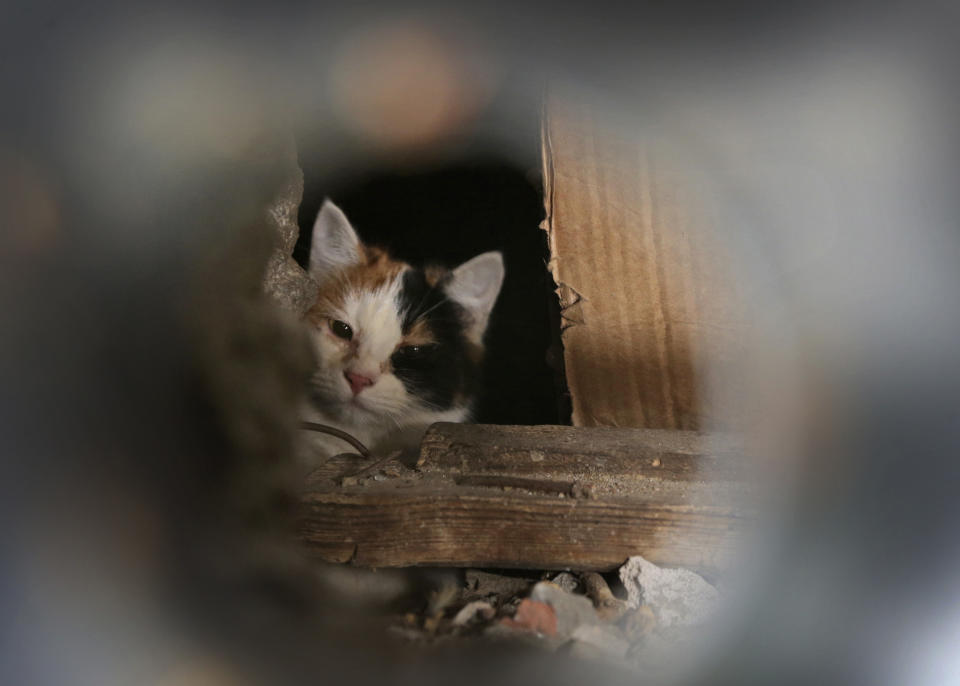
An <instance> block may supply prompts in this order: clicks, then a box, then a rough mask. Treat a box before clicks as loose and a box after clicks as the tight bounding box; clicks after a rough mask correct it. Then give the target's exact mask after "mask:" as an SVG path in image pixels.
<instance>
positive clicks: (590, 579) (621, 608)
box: [581, 572, 629, 622]
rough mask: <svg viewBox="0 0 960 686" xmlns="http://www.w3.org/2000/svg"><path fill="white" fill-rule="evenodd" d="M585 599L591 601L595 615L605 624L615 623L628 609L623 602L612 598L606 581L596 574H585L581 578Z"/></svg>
mask: <svg viewBox="0 0 960 686" xmlns="http://www.w3.org/2000/svg"><path fill="white" fill-rule="evenodd" d="M581 578H582V579H583V586H584V589H585V591H586V594H587V597H588V598H590V600H592V601H593V606H594V607H595V608H596V610H597V615H598V616H599V617H600V619H602V620H603V621H605V622H616V621H618V620H619V619H620V618H621V617H622V616H623V613H624V612H626V611H627V609H629V605H628V604H627V602H626V601H625V600H620V599H619V598H616V597H614V595H613V592H612V591H611V590H610V586H608V585H607V582H606V580H605V579H604V578H603V577H602V576H600V575H599V574H597V573H596V572H587V573H585V574H583V575H582V576H581Z"/></svg>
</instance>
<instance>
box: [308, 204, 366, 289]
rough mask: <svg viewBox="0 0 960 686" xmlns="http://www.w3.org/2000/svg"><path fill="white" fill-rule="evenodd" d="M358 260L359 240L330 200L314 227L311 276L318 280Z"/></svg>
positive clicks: (321, 210) (311, 246)
mask: <svg viewBox="0 0 960 686" xmlns="http://www.w3.org/2000/svg"><path fill="white" fill-rule="evenodd" d="M359 260H360V239H359V238H357V232H356V231H354V230H353V227H352V226H351V225H350V221H349V220H348V219H347V216H346V215H345V214H344V213H343V210H341V209H340V208H339V207H337V206H336V205H334V204H333V203H332V202H330V200H324V201H323V207H321V208H320V212H319V213H318V214H317V221H316V222H314V224H313V239H312V241H311V243H310V276H312V277H314V278H316V279H318V280H319V279H321V278H322V277H323V276H324V275H325V274H326V273H328V272H329V271H330V270H333V269H340V268H342V267H346V266H348V265H351V264H354V263H356V262H358V261H359Z"/></svg>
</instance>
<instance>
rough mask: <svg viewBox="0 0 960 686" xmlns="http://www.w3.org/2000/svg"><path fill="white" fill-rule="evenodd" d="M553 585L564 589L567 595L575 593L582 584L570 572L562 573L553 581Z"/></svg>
mask: <svg viewBox="0 0 960 686" xmlns="http://www.w3.org/2000/svg"><path fill="white" fill-rule="evenodd" d="M551 582H552V583H555V584H556V585H557V586H559V587H560V588H562V589H563V590H564V591H566V592H567V593H575V592H576V590H577V588H579V586H580V582H579V581H578V580H577V577H575V576H574V575H573V574H571V573H570V572H560V573H559V574H557V575H556V576H555V577H553V579H551Z"/></svg>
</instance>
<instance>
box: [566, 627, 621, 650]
mask: <svg viewBox="0 0 960 686" xmlns="http://www.w3.org/2000/svg"><path fill="white" fill-rule="evenodd" d="M570 638H571V639H572V642H573V645H572V646H571V648H570V652H571V654H572V655H577V656H578V657H599V656H608V657H616V658H623V657H626V655H627V653H628V652H629V651H630V643H629V642H628V641H627V639H626V638H625V637H624V635H623V633H622V632H621V631H620V630H619V629H617V627H616V626H614V625H612V624H593V625H582V626H578V627H577V628H576V629H575V630H574V632H573V635H572V636H571V637H570Z"/></svg>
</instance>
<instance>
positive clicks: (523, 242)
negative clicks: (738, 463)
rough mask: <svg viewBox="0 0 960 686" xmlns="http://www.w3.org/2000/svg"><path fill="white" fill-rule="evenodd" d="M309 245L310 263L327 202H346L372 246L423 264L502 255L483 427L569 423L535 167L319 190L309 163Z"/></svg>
mask: <svg viewBox="0 0 960 686" xmlns="http://www.w3.org/2000/svg"><path fill="white" fill-rule="evenodd" d="M303 157H304V155H303V154H301V166H302V167H303V169H304V177H305V190H304V198H303V202H302V204H301V206H300V216H299V222H300V227H301V233H300V240H299V242H298V243H297V248H296V250H295V252H294V256H295V257H296V259H297V260H298V261H299V262H300V263H301V264H302V265H305V264H306V262H307V259H308V256H309V249H310V236H311V230H312V226H313V221H314V219H315V217H316V214H317V212H318V211H319V208H320V205H321V203H322V202H323V199H324V198H325V197H329V198H330V199H331V200H333V201H334V202H336V203H337V204H338V205H339V206H340V207H341V208H342V209H343V210H344V212H345V213H346V215H347V217H349V219H350V221H351V222H352V223H353V225H354V227H355V228H356V229H357V232H358V233H359V234H360V236H361V238H362V239H363V240H364V241H365V242H369V243H374V244H379V245H382V246H384V247H386V248H387V249H388V250H389V251H390V252H391V253H392V254H393V255H394V256H396V257H397V258H399V259H402V260H405V261H407V262H409V263H411V264H414V265H422V264H424V263H429V262H432V263H439V264H443V265H445V266H448V267H454V266H456V265H458V264H460V263H462V262H465V261H466V260H468V259H470V258H471V257H474V256H475V255H478V254H480V253H482V252H485V251H488V250H500V251H502V253H503V256H504V262H505V265H506V279H505V280H504V284H503V289H502V291H501V293H500V297H499V299H498V301H497V305H496V308H495V309H494V313H493V316H492V317H491V320H490V326H489V328H488V330H487V338H486V344H487V345H486V350H487V355H486V358H485V363H484V390H483V392H482V393H481V396H480V398H479V399H478V400H479V402H478V404H477V412H476V417H475V418H476V421H478V422H480V423H488V424H567V423H569V410H568V409H566V402H565V398H566V394H565V392H564V391H563V389H561V388H560V384H561V383H562V374H561V373H560V371H559V370H558V369H557V368H556V361H558V360H562V354H559V351H558V348H559V327H560V321H559V310H558V305H557V298H556V295H555V294H554V292H553V288H554V286H553V279H552V277H551V275H550V273H549V272H548V270H547V267H546V263H547V256H548V253H547V243H546V234H545V233H544V232H543V231H542V230H541V229H540V228H539V225H540V221H541V220H542V219H543V214H544V210H543V200H542V190H541V187H540V181H539V172H538V169H537V167H536V166H535V161H534V160H531V162H533V164H531V165H530V168H529V169H523V168H521V167H519V166H517V165H516V164H513V163H510V162H507V161H505V160H503V159H497V158H489V157H487V158H477V157H473V158H470V159H464V160H460V161H456V162H453V163H448V164H445V165H442V166H436V167H433V168H429V169H425V170H419V171H413V172H410V171H397V170H395V169H387V170H383V169H381V170H372V171H367V172H364V173H357V174H354V175H352V176H351V177H350V178H341V179H338V180H337V181H336V182H335V183H329V184H327V185H326V186H324V187H322V188H321V187H319V185H318V184H317V183H316V180H315V179H312V178H311V166H312V165H311V164H310V160H309V159H303Z"/></svg>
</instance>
